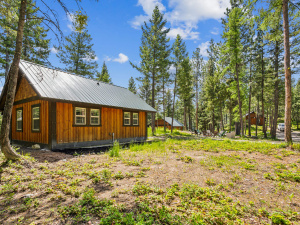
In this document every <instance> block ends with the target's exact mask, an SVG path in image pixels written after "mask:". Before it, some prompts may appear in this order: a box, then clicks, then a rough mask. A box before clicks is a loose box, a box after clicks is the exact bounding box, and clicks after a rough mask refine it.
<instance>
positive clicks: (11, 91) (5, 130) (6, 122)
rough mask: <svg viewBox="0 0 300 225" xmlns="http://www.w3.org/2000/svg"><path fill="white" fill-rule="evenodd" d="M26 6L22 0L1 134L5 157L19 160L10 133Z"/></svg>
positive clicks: (25, 2) (25, 0)
mask: <svg viewBox="0 0 300 225" xmlns="http://www.w3.org/2000/svg"><path fill="white" fill-rule="evenodd" d="M26 6H27V0H22V1H21V5H20V14H19V22H18V31H17V39H16V49H15V55H14V59H13V62H12V64H11V68H10V71H9V73H8V77H7V79H8V80H7V82H8V89H7V94H6V100H5V106H4V111H3V117H2V125H1V134H0V140H1V150H2V152H3V154H4V155H5V157H6V158H7V159H9V160H18V159H20V158H21V156H20V155H19V154H18V153H16V152H15V151H14V150H13V149H12V147H11V146H10V141H9V133H10V125H11V114H12V109H13V104H14V100H15V93H16V87H17V81H18V73H19V63H20V58H21V53H22V40H23V31H24V24H25V13H26Z"/></svg>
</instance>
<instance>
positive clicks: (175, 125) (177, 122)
mask: <svg viewBox="0 0 300 225" xmlns="http://www.w3.org/2000/svg"><path fill="white" fill-rule="evenodd" d="M165 121H166V122H167V123H168V124H170V125H171V124H172V117H165ZM173 126H174V127H183V124H182V123H180V122H179V121H178V120H176V119H174V120H173Z"/></svg>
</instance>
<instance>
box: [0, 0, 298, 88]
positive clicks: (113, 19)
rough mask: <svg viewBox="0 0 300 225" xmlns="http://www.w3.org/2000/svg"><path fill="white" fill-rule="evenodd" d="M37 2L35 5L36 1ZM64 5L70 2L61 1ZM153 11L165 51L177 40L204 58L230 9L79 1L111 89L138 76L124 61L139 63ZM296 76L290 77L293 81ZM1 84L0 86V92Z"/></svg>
mask: <svg viewBox="0 0 300 225" xmlns="http://www.w3.org/2000/svg"><path fill="white" fill-rule="evenodd" d="M38 2H39V1H38ZM66 2H69V1H66ZM155 5H158V6H159V8H160V10H161V11H162V12H163V13H164V14H165V18H166V19H167V20H168V24H167V27H168V28H170V29H171V30H170V33H169V37H170V38H171V42H170V45H171V44H172V43H173V41H174V38H175V37H176V35H177V34H180V35H181V36H182V37H183V39H184V40H185V42H186V45H187V50H188V52H189V55H190V56H192V53H193V51H194V50H195V49H196V48H197V47H200V48H201V52H202V54H203V56H206V54H207V52H206V49H207V47H208V42H209V40H210V39H211V38H213V39H214V40H215V41H219V40H220V37H221V33H222V25H221V20H220V19H221V17H223V16H224V12H225V10H226V8H227V7H229V5H230V4H229V0H100V1H99V2H96V1H93V0H83V1H82V3H81V6H82V7H83V9H84V11H85V12H86V14H87V15H88V16H89V22H88V30H89V33H90V34H91V36H92V38H93V44H94V48H93V49H94V51H95V53H96V55H97V62H98V64H99V70H101V66H102V63H103V61H106V64H107V67H108V70H109V73H110V75H111V77H112V81H113V83H114V84H116V85H118V86H123V87H126V88H127V86H128V80H129V78H130V77H131V76H133V77H134V78H136V77H138V76H140V74H139V72H138V71H137V70H135V69H133V68H132V66H131V65H130V64H129V61H131V62H133V63H138V62H139V61H140V57H139V46H140V39H141V35H142V32H141V29H140V25H141V24H142V23H143V21H145V20H146V21H148V19H149V17H150V16H151V14H152V11H153V9H154V7H155ZM51 6H52V8H54V9H56V10H57V13H58V15H59V20H60V25H61V29H62V31H63V33H64V35H65V36H67V35H68V34H70V32H71V29H70V27H71V21H70V17H68V16H67V15H66V14H65V12H64V11H63V10H62V9H61V7H59V6H58V5H51ZM67 6H68V7H69V9H70V11H71V12H72V11H73V12H74V11H76V10H78V7H77V6H76V5H75V4H74V5H71V4H69V3H68V4H67ZM49 38H51V47H52V46H53V45H54V44H57V41H56V39H55V37H54V35H53V34H52V33H51V32H49ZM49 61H50V62H51V63H52V65H53V66H55V67H60V68H64V65H63V64H61V63H60V62H59V59H58V58H57V57H56V51H55V49H52V51H51V53H50V58H49ZM298 77H299V75H294V78H296V79H298ZM2 84H3V80H2V82H0V89H2V88H1V86H2Z"/></svg>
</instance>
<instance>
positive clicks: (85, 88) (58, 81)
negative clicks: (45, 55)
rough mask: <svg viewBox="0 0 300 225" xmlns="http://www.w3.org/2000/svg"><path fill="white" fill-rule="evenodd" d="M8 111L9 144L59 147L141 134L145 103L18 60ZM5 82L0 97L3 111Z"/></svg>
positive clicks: (131, 139) (140, 137)
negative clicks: (9, 119) (11, 109)
mask: <svg viewBox="0 0 300 225" xmlns="http://www.w3.org/2000/svg"><path fill="white" fill-rule="evenodd" d="M19 68H20V70H19V77H18V84H17V89H16V95H15V102H14V106H13V112H12V123H11V141H12V143H13V144H20V145H25V146H31V145H33V144H39V145H40V146H41V147H42V148H48V149H65V148H80V147H91V146H103V145H111V144H112V143H113V142H114V141H115V140H117V141H119V142H120V143H127V142H141V141H145V140H146V139H147V113H148V112H151V113H154V112H156V110H155V109H153V108H152V107H151V106H149V105H148V104H147V103H146V102H144V101H143V100H142V99H140V98H139V97H138V96H137V95H135V94H133V93H132V92H130V91H129V90H127V89H126V88H122V87H118V86H115V85H111V84H107V83H103V82H100V81H95V80H92V79H87V78H83V77H80V76H77V75H73V74H70V73H67V72H63V71H59V70H54V69H50V68H47V67H45V66H41V65H38V64H34V63H30V62H27V61H24V60H21V62H20V66H19ZM7 86H8V84H7V83H6V84H5V85H4V87H3V90H2V93H1V97H0V110H1V111H3V109H4V104H5V99H6V92H7Z"/></svg>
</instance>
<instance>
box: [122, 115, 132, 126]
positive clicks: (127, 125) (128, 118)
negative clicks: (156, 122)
mask: <svg viewBox="0 0 300 225" xmlns="http://www.w3.org/2000/svg"><path fill="white" fill-rule="evenodd" d="M126 113H129V118H125V114H126ZM125 119H126V120H129V124H125ZM123 120H124V126H130V125H131V113H130V112H124V114H123Z"/></svg>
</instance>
